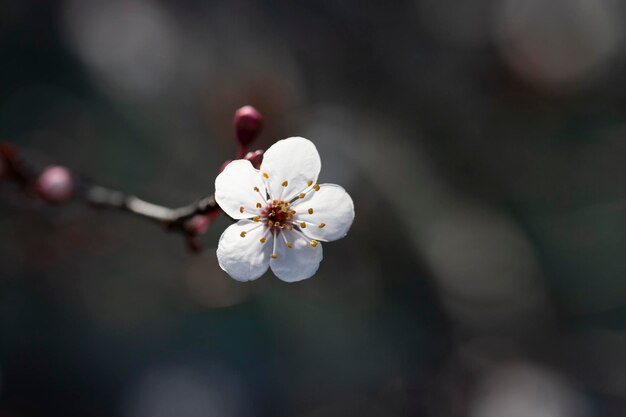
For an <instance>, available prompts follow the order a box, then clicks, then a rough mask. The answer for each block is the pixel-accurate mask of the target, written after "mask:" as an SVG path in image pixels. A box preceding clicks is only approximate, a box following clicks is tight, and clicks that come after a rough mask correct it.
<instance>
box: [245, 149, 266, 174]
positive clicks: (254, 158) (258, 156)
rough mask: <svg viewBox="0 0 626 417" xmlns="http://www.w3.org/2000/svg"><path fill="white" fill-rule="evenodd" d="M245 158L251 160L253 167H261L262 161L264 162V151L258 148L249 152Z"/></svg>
mask: <svg viewBox="0 0 626 417" xmlns="http://www.w3.org/2000/svg"><path fill="white" fill-rule="evenodd" d="M243 158H244V159H247V160H248V161H250V163H251V164H252V166H253V167H255V168H256V169H259V168H260V167H261V162H263V151H262V150H261V149H257V150H256V151H252V152H248V153H247V154H246V156H244V157H243Z"/></svg>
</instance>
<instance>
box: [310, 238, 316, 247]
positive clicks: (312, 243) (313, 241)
mask: <svg viewBox="0 0 626 417" xmlns="http://www.w3.org/2000/svg"><path fill="white" fill-rule="evenodd" d="M317 243H318V242H317V240H315V239H313V240H312V241H311V243H309V245H311V247H312V248H314V247H316V246H317Z"/></svg>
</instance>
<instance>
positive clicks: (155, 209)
mask: <svg viewBox="0 0 626 417" xmlns="http://www.w3.org/2000/svg"><path fill="white" fill-rule="evenodd" d="M84 188H85V189H84V191H83V193H82V197H83V198H84V199H85V200H86V201H87V202H88V203H90V204H92V205H94V206H96V207H99V208H112V209H117V210H121V211H126V212H129V213H132V214H135V215H137V216H139V217H143V218H146V219H149V220H154V221H157V222H160V223H162V224H164V225H165V226H166V228H167V229H169V230H176V229H179V230H181V231H185V233H188V231H187V229H186V228H185V224H186V222H187V221H188V220H190V219H191V218H192V217H194V216H196V215H202V214H210V213H213V212H215V211H217V210H219V209H220V208H219V206H218V205H217V203H216V202H215V197H214V196H212V195H211V196H208V197H204V198H201V199H199V200H197V201H194V202H193V203H191V204H188V205H186V206H182V207H178V208H169V207H165V206H161V205H157V204H154V203H150V202H148V201H145V200H142V199H141V198H139V197H137V196H134V195H131V194H125V193H123V192H121V191H117V190H111V189H109V188H105V187H102V186H100V185H88V186H86V187H84Z"/></svg>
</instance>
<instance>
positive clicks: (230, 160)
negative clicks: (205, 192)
mask: <svg viewBox="0 0 626 417" xmlns="http://www.w3.org/2000/svg"><path fill="white" fill-rule="evenodd" d="M231 162H233V160H232V159H227V160H226V161H224V163H223V164H222V166H221V167H220V169H219V170H218V171H217V172H218V174H219V173H220V172H222V171H224V170H225V169H226V167H227V166H228V164H230V163H231Z"/></svg>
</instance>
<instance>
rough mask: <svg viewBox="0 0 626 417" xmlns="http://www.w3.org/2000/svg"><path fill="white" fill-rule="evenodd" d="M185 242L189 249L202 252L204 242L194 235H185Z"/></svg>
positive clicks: (192, 251)
mask: <svg viewBox="0 0 626 417" xmlns="http://www.w3.org/2000/svg"><path fill="white" fill-rule="evenodd" d="M185 244H186V245H187V249H188V250H189V252H191V253H200V252H202V244H201V243H200V242H199V241H198V239H196V238H195V237H193V236H187V237H185Z"/></svg>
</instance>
